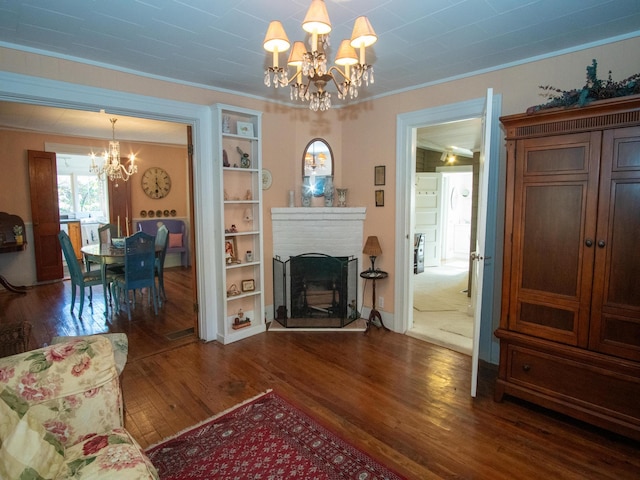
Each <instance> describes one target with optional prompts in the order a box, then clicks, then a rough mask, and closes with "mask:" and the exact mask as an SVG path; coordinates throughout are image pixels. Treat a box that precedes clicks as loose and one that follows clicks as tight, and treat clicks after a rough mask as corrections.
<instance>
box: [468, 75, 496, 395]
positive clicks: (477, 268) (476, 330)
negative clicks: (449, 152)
mask: <svg viewBox="0 0 640 480" xmlns="http://www.w3.org/2000/svg"><path fill="white" fill-rule="evenodd" d="M492 106H493V89H492V88H489V89H487V98H486V102H485V104H484V114H483V116H482V145H481V146H480V168H479V180H478V188H479V191H478V227H477V233H476V250H475V252H473V253H472V254H471V258H472V260H474V262H473V266H474V268H473V279H472V284H471V291H472V292H473V297H472V302H473V303H472V306H473V311H474V313H473V352H472V354H471V396H472V397H475V396H476V391H477V389H478V356H479V350H480V320H481V318H482V278H483V275H484V261H485V255H484V242H485V237H486V231H487V196H488V189H489V159H490V148H491V115H492V112H491V109H492Z"/></svg>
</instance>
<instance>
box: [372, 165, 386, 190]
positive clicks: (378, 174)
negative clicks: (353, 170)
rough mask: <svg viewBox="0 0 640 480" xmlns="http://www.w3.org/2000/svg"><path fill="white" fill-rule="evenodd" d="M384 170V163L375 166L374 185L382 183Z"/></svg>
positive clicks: (383, 181)
mask: <svg viewBox="0 0 640 480" xmlns="http://www.w3.org/2000/svg"><path fill="white" fill-rule="evenodd" d="M385 170H386V167H385V166H384V165H378V166H377V167H375V170H374V179H373V184H374V185H384V183H385V174H386V172H385Z"/></svg>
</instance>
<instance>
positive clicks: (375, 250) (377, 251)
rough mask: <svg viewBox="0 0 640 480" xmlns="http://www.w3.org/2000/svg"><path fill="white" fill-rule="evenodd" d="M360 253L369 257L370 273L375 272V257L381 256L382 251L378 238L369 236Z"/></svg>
mask: <svg viewBox="0 0 640 480" xmlns="http://www.w3.org/2000/svg"><path fill="white" fill-rule="evenodd" d="M362 253H364V254H366V255H369V259H370V260H371V271H374V270H375V263H376V257H379V256H380V255H382V249H381V248H380V242H378V237H376V236H371V237H368V238H367V242H366V243H365V244H364V248H363V249H362Z"/></svg>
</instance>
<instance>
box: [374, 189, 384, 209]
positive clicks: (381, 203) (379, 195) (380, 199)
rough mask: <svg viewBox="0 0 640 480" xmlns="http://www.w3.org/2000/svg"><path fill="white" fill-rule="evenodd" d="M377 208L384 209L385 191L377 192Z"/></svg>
mask: <svg viewBox="0 0 640 480" xmlns="http://www.w3.org/2000/svg"><path fill="white" fill-rule="evenodd" d="M376 207H384V190H376Z"/></svg>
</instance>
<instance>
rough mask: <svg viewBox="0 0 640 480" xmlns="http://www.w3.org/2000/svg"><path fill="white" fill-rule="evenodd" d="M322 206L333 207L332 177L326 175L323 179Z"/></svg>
mask: <svg viewBox="0 0 640 480" xmlns="http://www.w3.org/2000/svg"><path fill="white" fill-rule="evenodd" d="M324 206H325V207H333V178H332V177H327V178H326V179H325V181H324Z"/></svg>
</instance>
